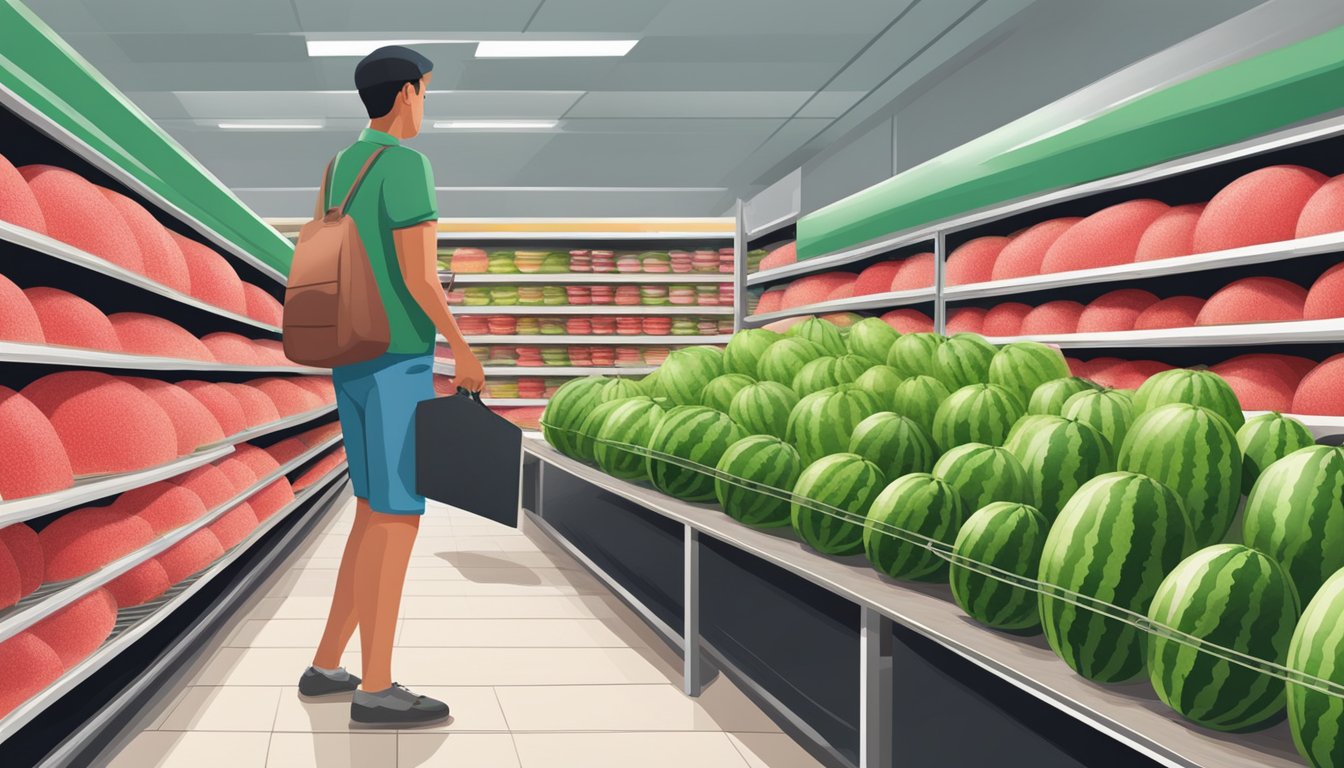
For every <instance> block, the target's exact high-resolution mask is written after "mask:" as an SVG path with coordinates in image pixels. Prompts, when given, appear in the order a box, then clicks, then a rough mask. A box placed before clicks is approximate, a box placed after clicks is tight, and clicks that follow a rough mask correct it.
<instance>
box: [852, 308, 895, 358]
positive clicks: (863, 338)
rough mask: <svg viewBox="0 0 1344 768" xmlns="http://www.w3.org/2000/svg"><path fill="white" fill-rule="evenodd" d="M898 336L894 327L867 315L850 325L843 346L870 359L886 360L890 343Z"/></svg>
mask: <svg viewBox="0 0 1344 768" xmlns="http://www.w3.org/2000/svg"><path fill="white" fill-rule="evenodd" d="M900 337H901V334H899V333H897V332H896V329H895V328H892V327H891V326H890V325H887V324H886V323H884V322H882V320H881V319H880V318H876V317H867V318H864V319H862V320H860V321H859V322H857V323H855V324H854V325H852V326H850V328H849V336H848V337H846V338H845V346H846V347H848V348H849V351H850V352H851V353H852V354H855V355H861V356H863V357H866V358H869V359H871V360H886V359H887V353H889V352H890V351H891V345H892V344H895V343H896V340H897V339H899V338H900Z"/></svg>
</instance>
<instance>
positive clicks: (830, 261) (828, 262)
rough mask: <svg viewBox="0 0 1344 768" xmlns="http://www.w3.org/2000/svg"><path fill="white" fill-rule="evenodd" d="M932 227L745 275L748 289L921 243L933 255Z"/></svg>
mask: <svg viewBox="0 0 1344 768" xmlns="http://www.w3.org/2000/svg"><path fill="white" fill-rule="evenodd" d="M937 231H938V230H937V228H935V227H925V228H922V229H918V230H915V231H914V232H908V233H905V234H900V235H895V236H892V237H885V238H882V239H880V240H876V241H874V242H872V243H867V244H865V245H860V246H857V247H855V248H850V249H847V250H844V251H839V252H837V253H832V254H827V255H825V256H816V257H814V258H811V259H803V260H802V261H798V262H796V263H794V264H789V265H788V266H784V267H776V268H774V269H766V270H762V271H760V272H754V273H752V274H750V275H747V285H748V286H753V285H761V284H763V283H773V282H776V281H778V280H787V279H789V278H795V277H802V276H803V275H807V274H811V273H813V272H825V271H827V270H829V269H834V268H836V267H842V266H844V265H846V264H853V263H854V262H856V261H863V260H864V259H867V258H871V257H873V256H880V255H882V254H883V253H886V252H887V251H894V250H896V249H897V248H904V247H906V246H910V245H916V244H918V243H921V242H927V243H928V244H929V251H930V252H932V251H933V235H934V233H935V232H937Z"/></svg>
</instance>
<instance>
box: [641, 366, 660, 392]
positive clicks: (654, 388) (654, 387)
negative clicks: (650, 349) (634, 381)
mask: <svg viewBox="0 0 1344 768" xmlns="http://www.w3.org/2000/svg"><path fill="white" fill-rule="evenodd" d="M639 388H640V389H641V390H642V392H641V394H644V395H648V396H649V397H654V396H655V395H659V389H658V369H657V368H655V369H653V372H652V373H650V374H649V375H648V376H645V377H644V378H642V379H640V380H639Z"/></svg>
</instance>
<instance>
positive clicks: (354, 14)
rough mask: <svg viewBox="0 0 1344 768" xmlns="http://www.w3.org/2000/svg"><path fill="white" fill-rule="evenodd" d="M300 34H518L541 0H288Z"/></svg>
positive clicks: (410, 35) (411, 35)
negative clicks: (297, 18) (376, 0)
mask: <svg viewBox="0 0 1344 768" xmlns="http://www.w3.org/2000/svg"><path fill="white" fill-rule="evenodd" d="M292 2H293V4H294V6H295V7H296V8H297V9H298V12H299V21H300V22H301V23H302V24H303V29H304V31H305V32H400V33H408V34H405V37H408V38H414V37H416V32H417V31H418V32H419V33H420V34H421V35H423V34H424V33H426V32H428V31H430V30H433V31H435V32H522V31H523V28H524V27H525V26H527V21H528V19H530V18H532V14H533V12H534V11H536V10H537V8H538V7H539V6H540V5H541V2H542V0H396V2H371V0H292Z"/></svg>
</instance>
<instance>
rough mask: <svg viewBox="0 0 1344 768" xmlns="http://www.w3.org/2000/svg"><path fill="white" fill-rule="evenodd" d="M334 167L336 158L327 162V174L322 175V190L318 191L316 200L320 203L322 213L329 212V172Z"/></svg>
mask: <svg viewBox="0 0 1344 768" xmlns="http://www.w3.org/2000/svg"><path fill="white" fill-rule="evenodd" d="M334 167H336V158H334V157H333V158H331V160H330V161H328V162H327V172H326V173H324V174H322V189H321V190H319V191H318V198H317V199H318V200H320V201H321V202H322V211H323V213H325V212H327V211H329V210H331V202H330V201H329V200H328V196H329V194H330V192H331V171H332V169H333V168H334Z"/></svg>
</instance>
